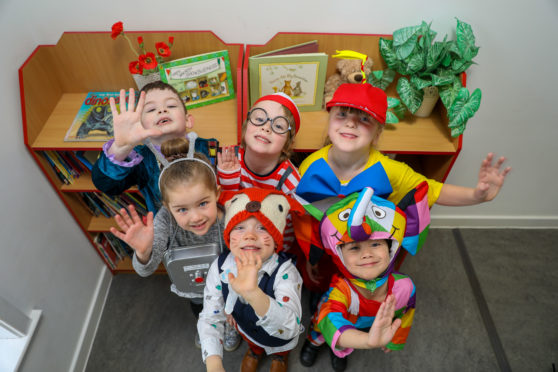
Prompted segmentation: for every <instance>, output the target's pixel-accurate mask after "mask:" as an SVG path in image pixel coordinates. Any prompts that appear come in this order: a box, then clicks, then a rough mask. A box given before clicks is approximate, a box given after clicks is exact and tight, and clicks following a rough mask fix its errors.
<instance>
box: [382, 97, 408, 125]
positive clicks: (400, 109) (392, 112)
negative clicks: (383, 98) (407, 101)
mask: <svg viewBox="0 0 558 372" xmlns="http://www.w3.org/2000/svg"><path fill="white" fill-rule="evenodd" d="M387 101H388V110H387V113H386V123H388V124H396V123H399V121H400V120H401V119H403V118H404V117H405V112H406V111H407V109H406V108H405V106H404V105H403V104H401V101H400V100H399V99H397V98H394V97H388V98H387Z"/></svg>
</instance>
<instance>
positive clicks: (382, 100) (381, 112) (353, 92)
mask: <svg viewBox="0 0 558 372" xmlns="http://www.w3.org/2000/svg"><path fill="white" fill-rule="evenodd" d="M333 106H342V107H353V108H356V109H359V110H362V111H364V112H366V113H367V114H369V115H371V116H372V117H373V118H375V119H376V120H378V121H379V122H380V124H385V123H386V113H387V106H388V104H387V95H386V93H385V92H384V91H383V90H381V89H380V88H376V87H374V86H372V85H370V84H341V85H340V86H339V88H337V90H336V91H335V93H333V98H332V99H331V100H330V101H329V102H328V103H327V104H326V109H327V110H328V111H329V110H330V109H331V108H332V107H333Z"/></svg>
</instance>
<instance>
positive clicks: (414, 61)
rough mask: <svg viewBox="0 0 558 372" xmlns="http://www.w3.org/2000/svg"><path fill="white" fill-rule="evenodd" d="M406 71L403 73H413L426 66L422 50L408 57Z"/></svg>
mask: <svg viewBox="0 0 558 372" xmlns="http://www.w3.org/2000/svg"><path fill="white" fill-rule="evenodd" d="M406 62H407V66H406V70H405V73H404V74H403V75H412V74H415V73H417V72H419V71H421V70H422V69H423V68H424V54H423V53H422V52H419V53H415V54H413V55H411V56H410V58H409V59H408V61H406Z"/></svg>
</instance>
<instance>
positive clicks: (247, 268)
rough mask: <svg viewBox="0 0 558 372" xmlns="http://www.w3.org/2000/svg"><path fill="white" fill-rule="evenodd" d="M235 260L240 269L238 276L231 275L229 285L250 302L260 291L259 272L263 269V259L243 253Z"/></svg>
mask: <svg viewBox="0 0 558 372" xmlns="http://www.w3.org/2000/svg"><path fill="white" fill-rule="evenodd" d="M234 260H235V262H236V267H237V269H238V271H237V276H236V277H235V276H234V275H233V274H232V273H229V283H230V285H231V286H232V288H233V289H234V290H235V292H236V293H238V294H239V295H240V296H242V297H244V298H245V299H246V300H247V301H250V298H251V297H253V296H252V295H253V294H254V293H256V292H258V291H259V290H260V288H259V287H258V270H259V269H261V267H262V259H261V257H260V256H259V255H257V254H252V253H245V252H243V251H241V252H240V254H239V255H238V256H236V257H235V258H234Z"/></svg>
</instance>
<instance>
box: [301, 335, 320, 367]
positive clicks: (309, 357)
mask: <svg viewBox="0 0 558 372" xmlns="http://www.w3.org/2000/svg"><path fill="white" fill-rule="evenodd" d="M318 351H320V347H319V346H315V345H312V343H311V342H310V341H308V340H305V341H304V345H302V349H301V350H300V358H299V359H300V363H301V364H302V365H303V366H305V367H312V366H313V365H314V362H316V357H317V356H318Z"/></svg>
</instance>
